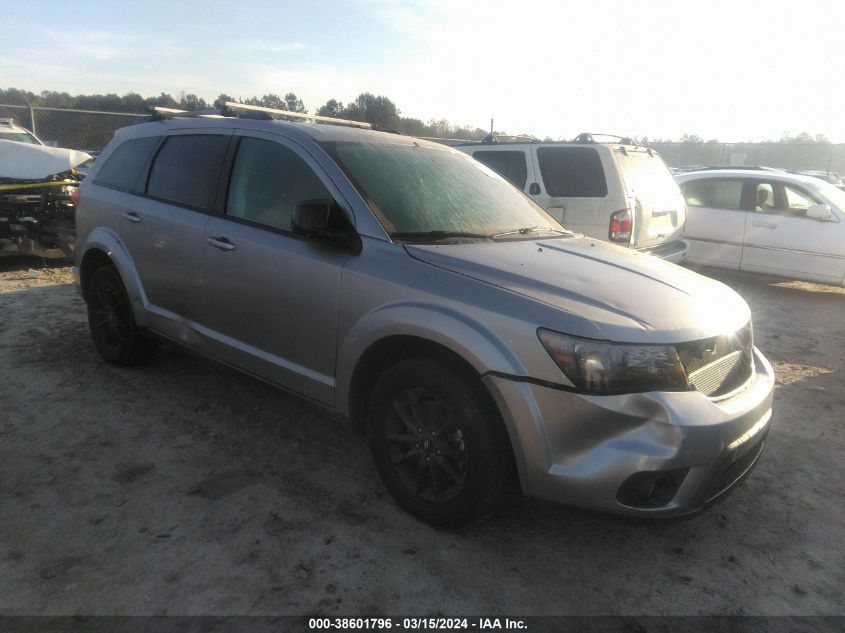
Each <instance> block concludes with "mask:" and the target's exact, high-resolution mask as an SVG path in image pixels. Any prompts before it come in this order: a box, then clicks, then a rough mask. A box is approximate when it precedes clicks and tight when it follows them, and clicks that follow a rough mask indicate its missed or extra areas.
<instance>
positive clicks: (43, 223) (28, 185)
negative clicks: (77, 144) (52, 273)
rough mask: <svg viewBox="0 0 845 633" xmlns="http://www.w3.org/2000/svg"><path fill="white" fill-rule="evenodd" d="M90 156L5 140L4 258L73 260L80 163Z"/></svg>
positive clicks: (0, 247)
mask: <svg viewBox="0 0 845 633" xmlns="http://www.w3.org/2000/svg"><path fill="white" fill-rule="evenodd" d="M90 159H91V156H90V154H87V153H85V152H80V151H77V150H72V149H63V148H59V147H47V146H44V145H40V144H36V143H31V142H20V141H13V140H3V139H0V255H36V256H39V257H69V256H71V255H72V254H73V243H74V239H75V226H74V215H75V212H76V207H75V204H74V200H73V194H74V193H75V192H76V191H77V187H78V185H79V180H80V179H81V177H80V175H79V174H78V173H77V172H76V170H75V168H76V166H77V165H80V164H82V163H84V162H85V161H88V160H90Z"/></svg>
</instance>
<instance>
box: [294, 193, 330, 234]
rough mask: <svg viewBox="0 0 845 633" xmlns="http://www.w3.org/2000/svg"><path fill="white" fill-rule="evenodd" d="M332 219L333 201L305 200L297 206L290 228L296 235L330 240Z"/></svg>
mask: <svg viewBox="0 0 845 633" xmlns="http://www.w3.org/2000/svg"><path fill="white" fill-rule="evenodd" d="M331 217H332V201H331V200H305V201H303V202H300V203H299V204H298V205H296V209H295V210H294V212H293V220H292V221H291V227H290V228H291V230H292V231H293V232H294V233H295V234H296V235H302V236H303V237H308V238H311V239H317V240H328V239H330V237H331V236H330V235H329V224H330V222H331Z"/></svg>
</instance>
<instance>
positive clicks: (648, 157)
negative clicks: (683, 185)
mask: <svg viewBox="0 0 845 633" xmlns="http://www.w3.org/2000/svg"><path fill="white" fill-rule="evenodd" d="M614 155H615V156H616V162H617V164H618V165H619V169H620V170H621V171H622V179H623V180H624V182H625V188H626V189H627V190H628V195H629V196H631V197H635V198H638V199H639V200H641V201H642V202H644V203H646V204H647V205H648V206H654V207H655V208H660V209H673V208H675V207H677V206H678V205H680V204H682V203H681V200H680V190H679V189H678V183H676V182H675V179H674V178H673V177H672V172H670V171H669V168H668V167H667V166H666V163H664V162H663V159H662V158H660V156H659V155H658V154H655V153H651V154H649V153H648V152H645V151H636V150H628V151H627V153H622V152H619V151H616V152H614Z"/></svg>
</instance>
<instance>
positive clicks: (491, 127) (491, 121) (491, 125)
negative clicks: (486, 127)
mask: <svg viewBox="0 0 845 633" xmlns="http://www.w3.org/2000/svg"><path fill="white" fill-rule="evenodd" d="M492 133H493V119H492V117H491V119H490V134H492Z"/></svg>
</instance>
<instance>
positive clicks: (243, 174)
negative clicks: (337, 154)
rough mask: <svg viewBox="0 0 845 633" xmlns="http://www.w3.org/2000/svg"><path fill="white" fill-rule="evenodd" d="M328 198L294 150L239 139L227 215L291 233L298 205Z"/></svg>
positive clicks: (276, 144) (329, 196) (328, 194)
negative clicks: (292, 221)
mask: <svg viewBox="0 0 845 633" xmlns="http://www.w3.org/2000/svg"><path fill="white" fill-rule="evenodd" d="M331 197H332V196H331V194H330V193H329V191H328V190H327V189H326V187H325V185H323V183H322V182H321V181H320V179H319V178H318V177H317V175H316V174H315V173H314V171H313V170H312V169H311V168H310V167H309V166H308V165H307V164H306V163H305V161H304V160H302V158H300V157H299V156H297V155H296V153H295V152H294V151H293V150H291V149H289V148H287V147H285V146H284V145H280V144H279V143H274V142H273V141H266V140H262V139H257V138H249V137H245V138H243V139H241V142H240V144H239V145H238V153H237V156H236V157H235V166H234V168H233V170H232V178H231V180H230V184H229V195H228V200H227V202H226V215H228V216H230V217H234V218H240V219H242V220H248V221H249V222H255V223H257V224H262V225H264V226H268V227H271V228H275V229H281V230H284V231H290V230H291V220H292V219H293V213H294V210H295V209H296V205H297V204H299V203H300V202H304V201H306V200H329V199H331Z"/></svg>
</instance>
